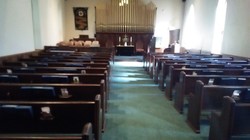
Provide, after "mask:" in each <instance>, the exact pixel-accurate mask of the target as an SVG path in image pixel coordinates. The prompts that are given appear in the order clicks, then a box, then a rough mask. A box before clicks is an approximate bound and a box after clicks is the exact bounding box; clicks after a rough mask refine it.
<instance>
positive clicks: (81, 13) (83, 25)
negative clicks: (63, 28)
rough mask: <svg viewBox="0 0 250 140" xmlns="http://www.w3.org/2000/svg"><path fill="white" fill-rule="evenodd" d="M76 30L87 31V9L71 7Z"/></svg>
mask: <svg viewBox="0 0 250 140" xmlns="http://www.w3.org/2000/svg"><path fill="white" fill-rule="evenodd" d="M73 12H74V22H75V29H76V30H88V8H87V7H73Z"/></svg>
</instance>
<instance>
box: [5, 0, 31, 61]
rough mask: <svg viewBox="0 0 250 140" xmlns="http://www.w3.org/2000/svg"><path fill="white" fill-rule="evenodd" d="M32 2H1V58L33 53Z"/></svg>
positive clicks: (26, 0)
mask: <svg viewBox="0 0 250 140" xmlns="http://www.w3.org/2000/svg"><path fill="white" fill-rule="evenodd" d="M31 11H32V9H31V0H1V1H0V56H6V55H12V54H16V53H22V52H29V51H33V50H34V49H35V48H34V36H33V23H32V12H31Z"/></svg>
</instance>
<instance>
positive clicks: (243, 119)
mask: <svg viewBox="0 0 250 140" xmlns="http://www.w3.org/2000/svg"><path fill="white" fill-rule="evenodd" d="M236 96H240V97H239V99H237V98H236V99H235V97H229V96H225V97H224V98H223V104H222V109H221V110H220V111H212V114H211V122H210V131H209V140H233V139H242V140H247V139H250V121H249V118H250V104H249V102H250V93H249V89H248V90H245V91H243V92H242V93H239V95H236Z"/></svg>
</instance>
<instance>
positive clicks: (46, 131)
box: [0, 95, 102, 140]
mask: <svg viewBox="0 0 250 140" xmlns="http://www.w3.org/2000/svg"><path fill="white" fill-rule="evenodd" d="M100 102H101V99H100V96H98V95H97V96H96V97H95V100H93V101H53V102H51V101H50V102H48V101H12V100H8V101H0V123H1V125H0V139H4V140H8V139H17V140H18V139H20V140H21V139H50V140H56V139H58V140H65V139H79V140H80V139H81V140H82V139H84V140H93V138H91V137H92V134H91V125H90V124H89V123H91V124H92V125H93V132H94V138H95V139H96V140H101V120H102V115H101V114H102V113H101V112H102V109H101V107H100V104H101V103H100ZM85 129H88V130H85ZM85 133H87V134H85Z"/></svg>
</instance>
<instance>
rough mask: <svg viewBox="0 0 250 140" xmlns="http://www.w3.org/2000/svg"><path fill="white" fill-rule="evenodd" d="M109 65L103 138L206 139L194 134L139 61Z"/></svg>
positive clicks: (139, 139)
mask: <svg viewBox="0 0 250 140" xmlns="http://www.w3.org/2000/svg"><path fill="white" fill-rule="evenodd" d="M129 60H130V61H129V62H125V61H119V62H115V63H114V64H112V66H111V79H110V82H111V83H110V86H111V87H110V99H109V101H108V107H109V108H108V113H106V120H107V124H106V129H105V132H104V133H103V135H102V139H103V140H205V139H207V135H208V134H207V131H206V133H201V134H195V133H194V132H193V131H192V130H191V129H190V128H189V127H188V125H187V124H186V122H185V119H186V117H185V115H181V114H179V113H178V112H177V111H176V110H175V109H174V107H173V102H171V101H169V100H167V99H166V98H165V96H164V94H163V92H162V91H160V90H159V88H158V87H157V85H156V84H154V83H153V80H152V79H151V78H150V77H149V75H148V74H147V73H146V72H145V71H144V69H143V68H142V63H141V62H139V61H136V60H135V61H131V60H132V59H129Z"/></svg>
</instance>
